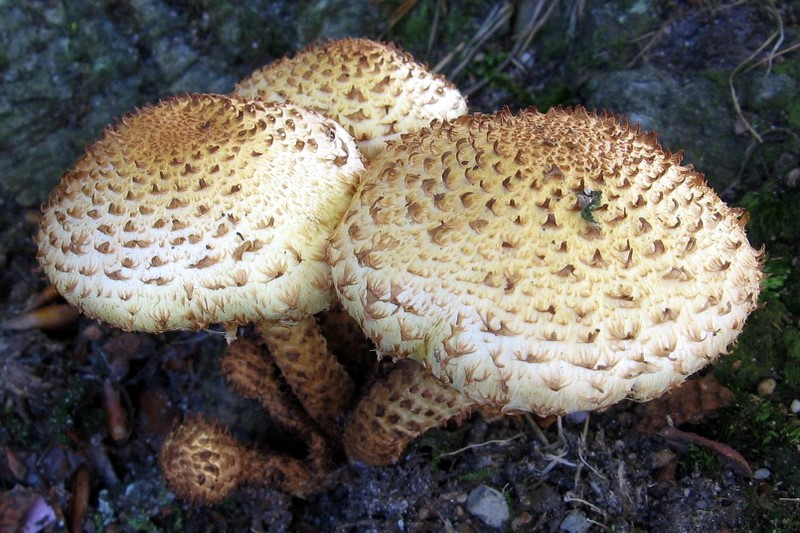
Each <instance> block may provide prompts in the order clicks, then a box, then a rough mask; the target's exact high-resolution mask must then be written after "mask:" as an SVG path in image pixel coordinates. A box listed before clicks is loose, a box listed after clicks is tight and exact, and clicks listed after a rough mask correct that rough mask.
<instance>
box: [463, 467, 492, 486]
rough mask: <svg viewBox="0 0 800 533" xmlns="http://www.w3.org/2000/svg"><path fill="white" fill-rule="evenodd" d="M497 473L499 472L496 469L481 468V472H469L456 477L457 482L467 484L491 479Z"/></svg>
mask: <svg viewBox="0 0 800 533" xmlns="http://www.w3.org/2000/svg"><path fill="white" fill-rule="evenodd" d="M498 473H499V471H498V470H497V469H496V468H482V469H481V470H478V471H476V472H469V473H467V474H462V475H460V476H458V480H459V481H464V482H467V483H471V482H475V481H483V480H485V479H491V478H492V477H494V476H496V475H497V474H498Z"/></svg>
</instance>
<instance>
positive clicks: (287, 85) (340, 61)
mask: <svg viewBox="0 0 800 533" xmlns="http://www.w3.org/2000/svg"><path fill="white" fill-rule="evenodd" d="M234 94H237V95H240V96H244V97H247V98H251V99H253V98H258V99H262V100H267V101H278V102H284V101H288V102H292V103H295V104H297V105H302V106H306V107H308V108H310V109H314V110H316V111H318V112H320V113H322V114H323V115H326V116H328V117H330V118H332V119H333V120H335V121H337V122H338V123H339V124H341V125H342V126H344V128H345V129H347V130H348V131H349V132H350V134H351V135H352V136H353V138H354V139H356V141H357V142H358V147H359V149H360V150H361V151H362V153H363V154H364V156H365V157H367V158H371V157H374V156H375V155H376V154H377V153H378V152H379V151H380V150H382V149H383V148H384V146H385V143H386V141H387V140H390V139H396V138H398V137H399V136H400V134H401V133H405V132H409V131H416V130H418V129H420V128H422V127H425V126H428V125H429V124H430V123H431V121H432V120H434V119H438V120H444V119H448V118H455V117H457V116H459V115H463V114H465V113H466V112H467V105H466V100H465V98H464V97H463V96H462V95H461V93H460V92H459V91H458V89H457V88H456V87H455V86H454V85H453V84H452V83H450V82H449V81H447V80H446V79H445V78H444V77H442V76H440V75H437V74H433V73H431V72H430V71H428V70H427V69H426V68H425V66H423V65H420V64H419V63H417V62H415V61H414V58H413V57H412V56H411V55H410V54H407V53H405V52H403V51H401V50H399V49H397V48H395V47H394V46H393V45H391V44H383V43H379V42H375V41H370V40H367V39H340V40H336V41H331V42H328V43H324V44H315V45H312V46H309V47H308V48H306V49H304V50H301V51H300V52H298V53H297V54H295V56H294V57H291V58H289V57H285V58H283V59H281V60H279V61H276V62H273V63H271V64H269V65H267V66H265V67H263V68H261V69H259V70H256V71H255V72H253V73H252V74H251V75H250V76H249V77H247V78H245V79H244V80H242V81H240V82H239V84H238V85H237V86H236V89H235V91H234Z"/></svg>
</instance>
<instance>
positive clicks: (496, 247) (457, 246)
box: [328, 108, 762, 462]
mask: <svg viewBox="0 0 800 533" xmlns="http://www.w3.org/2000/svg"><path fill="white" fill-rule="evenodd" d="M745 221H746V218H745V216H744V213H743V212H742V211H741V210H738V209H732V208H730V207H728V206H727V205H725V204H724V203H723V202H722V201H721V200H720V199H719V197H718V196H717V195H716V194H715V192H714V191H713V190H712V189H711V188H709V187H708V186H707V184H706V183H705V181H704V179H703V176H702V175H701V174H699V173H698V172H696V171H694V170H693V169H692V168H691V167H688V166H682V165H681V164H680V156H679V155H676V154H671V153H669V152H665V151H664V150H662V148H661V147H660V146H659V144H658V143H657V140H656V137H655V135H654V134H645V133H640V132H639V130H638V128H632V127H630V126H628V125H627V124H625V123H622V122H620V121H619V120H618V119H617V118H615V117H614V116H611V115H608V114H600V115H595V114H593V113H588V112H587V111H585V110H584V109H582V108H575V109H560V108H559V109H553V110H550V111H549V112H547V113H545V114H542V113H539V112H538V111H536V110H533V109H530V110H526V111H523V112H521V113H520V114H518V115H516V116H515V115H512V114H511V113H510V112H509V111H503V112H500V113H497V114H494V115H474V116H469V117H461V118H458V119H455V120H452V121H448V122H445V123H443V124H434V125H432V126H431V127H430V128H426V129H423V130H421V131H419V132H416V133H411V134H408V135H403V136H402V138H401V139H400V140H399V141H398V142H396V143H392V144H390V146H389V148H388V149H387V150H386V151H385V152H383V153H382V154H380V155H379V156H378V157H377V158H376V159H375V160H373V161H372V162H371V164H370V166H369V168H368V170H367V172H366V174H365V176H364V178H363V179H362V182H361V185H360V186H359V190H358V191H357V193H356V194H355V196H354V198H353V201H352V204H351V206H350V208H349V210H348V212H347V214H346V215H345V217H344V219H343V221H342V223H341V224H340V226H339V227H338V228H337V230H336V232H335V233H334V235H333V237H332V239H331V245H330V247H329V251H328V259H329V261H330V264H331V266H332V271H333V279H334V284H335V286H336V290H337V292H338V294H339V296H340V300H341V302H342V304H343V306H344V307H345V309H346V310H347V311H348V312H349V313H350V314H351V315H352V316H353V317H354V318H355V319H356V320H357V321H358V322H359V323H360V324H361V326H362V328H363V329H364V331H365V332H366V334H367V336H368V337H370V338H371V339H372V340H373V341H374V342H375V345H376V346H377V349H378V352H379V354H380V355H382V356H384V357H392V358H395V359H402V358H412V359H414V360H416V361H418V362H419V363H421V364H422V365H423V366H424V367H425V368H426V369H427V370H428V371H429V372H430V373H431V374H432V375H433V376H435V377H436V378H438V379H439V380H441V381H442V382H444V383H445V384H447V385H448V386H450V387H453V388H454V389H456V390H457V391H460V392H461V393H463V394H464V395H465V396H466V397H467V398H469V399H470V400H471V401H472V402H474V403H475V404H477V405H487V406H491V407H494V408H497V409H500V410H502V411H503V412H506V413H514V412H520V411H523V412H534V413H537V414H539V415H560V414H565V413H569V412H573V411H582V410H593V409H600V408H603V407H607V406H609V405H612V404H614V403H616V402H618V401H620V400H622V399H624V398H631V399H634V400H648V399H650V398H654V397H656V396H658V395H660V394H662V393H663V392H665V391H667V390H669V389H671V388H672V387H675V386H677V385H678V384H680V383H681V382H682V381H684V380H685V379H686V377H687V376H689V375H690V374H692V373H694V372H696V371H697V370H699V369H700V368H702V367H703V366H705V365H707V364H708V363H710V362H711V361H713V360H714V359H715V358H716V357H717V356H718V355H719V354H721V353H725V352H726V351H727V348H728V346H729V345H730V344H731V343H732V342H733V341H734V340H735V339H736V337H737V335H738V334H739V332H740V331H741V329H742V327H743V325H744V322H745V319H746V317H747V315H748V314H749V313H750V312H751V311H752V310H753V309H754V308H755V307H756V303H757V298H758V293H759V283H760V281H761V278H762V274H761V252H759V251H757V250H754V249H753V248H752V247H751V246H750V244H749V243H748V241H747V238H746V235H745V231H744V224H745ZM375 397H379V398H383V400H381V401H387V400H386V398H385V397H384V396H381V395H377V396H375ZM368 398H369V397H368ZM389 400H390V401H395V402H396V401H403V400H404V398H403V397H402V395H395V397H393V398H390V399H389ZM374 407H375V406H373V408H367V409H364V408H361V407H359V408H358V409H357V411H356V413H357V415H358V414H359V413H361V414H366V415H367V416H372V417H381V416H382V414H383V413H386V412H390V411H391V410H390V409H388V408H386V406H383V407H382V408H380V409H376V408H374ZM379 425H380V424H377V423H374V424H373V423H369V422H364V421H359V420H358V419H357V417H356V419H354V420H353V421H352V422H351V423H350V428H359V427H361V428H363V427H378V426H379ZM350 428H348V430H347V432H348V436H347V439H348V440H353V439H356V440H357V439H367V440H368V441H374V442H379V439H378V440H374V439H376V437H375V436H374V435H370V434H358V435H354V433H358V430H356V429H350ZM412 433H413V432H408V433H407V434H409V435H411V434H412ZM407 440H410V439H407ZM350 448H351V449H356V448H358V449H369V448H370V445H369V444H363V445H359V446H350ZM357 455H358V454H357ZM351 459H355V460H364V461H366V462H369V457H366V458H365V457H362V456H355V457H353V456H352V455H351Z"/></svg>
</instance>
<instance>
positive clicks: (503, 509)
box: [467, 485, 511, 529]
mask: <svg viewBox="0 0 800 533" xmlns="http://www.w3.org/2000/svg"><path fill="white" fill-rule="evenodd" d="M467 511H469V513H470V514H471V515H473V516H475V517H477V518H479V519H480V520H481V522H483V523H484V524H486V525H487V526H489V527H492V528H495V529H500V528H502V527H503V526H504V525H505V523H506V522H508V519H509V518H510V517H511V512H510V510H509V509H508V502H507V501H506V498H505V496H503V493H502V492H500V491H499V490H497V489H493V488H491V487H487V486H486V485H480V486H478V487H476V488H475V489H474V490H473V491H472V492H470V493H469V497H468V498H467Z"/></svg>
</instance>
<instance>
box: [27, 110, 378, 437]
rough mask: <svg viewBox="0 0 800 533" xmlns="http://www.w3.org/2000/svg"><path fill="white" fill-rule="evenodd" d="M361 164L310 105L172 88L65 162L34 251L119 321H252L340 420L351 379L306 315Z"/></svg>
mask: <svg viewBox="0 0 800 533" xmlns="http://www.w3.org/2000/svg"><path fill="white" fill-rule="evenodd" d="M362 171H363V163H362V160H361V156H360V154H359V153H358V149H357V148H356V146H355V143H354V141H353V139H352V138H351V137H350V135H349V134H348V133H347V132H346V131H344V130H343V129H342V128H341V127H340V126H339V125H338V124H336V123H335V122H334V121H332V120H330V119H327V118H325V117H323V116H321V115H319V114H318V113H316V112H314V111H311V110H307V109H304V108H301V107H297V106H295V105H292V104H288V103H284V104H277V103H262V102H251V101H247V100H244V99H241V98H230V97H225V96H219V95H198V94H187V95H182V96H178V97H173V98H169V99H167V100H165V101H163V102H161V103H159V104H157V105H150V106H146V107H144V108H143V109H141V110H139V111H137V112H136V113H133V114H129V115H127V116H125V117H124V118H123V119H122V120H121V121H120V122H119V124H117V125H116V126H114V127H110V128H108V129H106V131H105V132H104V134H103V136H102V138H101V139H100V140H98V141H97V142H95V143H94V144H92V145H91V146H89V147H88V148H87V150H86V153H85V154H84V155H83V156H82V157H81V158H80V159H79V160H78V161H77V162H76V163H75V166H74V168H73V169H71V170H69V171H68V172H66V173H65V174H64V176H63V177H62V179H61V182H60V183H59V184H58V186H57V187H56V188H55V190H54V191H53V192H52V193H51V195H50V198H49V200H48V202H47V203H46V204H45V206H44V213H43V216H42V220H41V229H40V232H39V233H38V235H37V237H36V240H37V243H38V247H39V252H38V258H39V261H40V263H41V265H42V268H43V270H44V272H45V273H46V275H47V276H48V277H49V278H50V280H51V281H52V283H53V284H54V285H55V287H56V288H57V289H58V291H59V292H60V293H61V294H62V295H63V296H64V298H65V299H66V300H67V301H68V302H70V303H71V304H73V305H75V306H77V307H78V308H80V309H81V310H82V311H83V312H84V313H85V314H86V315H88V316H90V317H94V318H98V319H101V320H104V321H106V322H108V323H110V324H112V325H114V326H116V327H119V328H122V329H125V330H135V331H147V332H163V331H169V330H175V329H201V328H206V327H208V326H210V325H212V324H222V325H224V327H225V329H226V331H227V335H228V337H229V340H230V339H233V338H234V337H235V334H236V329H237V327H238V326H240V325H244V324H247V323H249V322H256V323H257V324H258V325H259V326H260V330H261V332H262V334H263V335H264V337H265V340H266V342H267V343H268V344H269V346H270V349H271V350H272V353H273V356H274V357H275V359H276V361H278V362H279V363H280V362H283V361H285V363H286V364H285V365H281V367H282V370H284V368H288V369H289V371H288V372H285V373H286V374H287V381H289V382H290V384H292V385H293V386H295V387H298V388H299V389H300V391H301V394H299V395H298V396H299V397H300V399H301V400H304V399H306V400H307V399H308V397H311V400H313V401H309V402H308V403H307V404H306V405H305V407H306V408H307V410H308V411H309V413H310V414H311V415H312V416H313V417H315V418H317V419H319V420H320V421H321V423H323V424H328V425H329V426H335V421H334V420H333V419H334V418H335V417H336V416H339V414H340V413H341V412H342V411H343V409H344V408H345V406H346V405H347V404H348V403H349V401H350V395H351V393H352V382H351V380H350V378H349V376H348V375H347V373H346V372H345V371H344V369H343V368H342V367H341V365H339V363H338V361H336V360H335V358H333V357H332V356H330V355H329V354H328V352H327V350H325V349H324V347H325V344H324V339H321V336H320V335H319V332H318V331H317V330H316V327H315V323H314V319H313V317H312V316H311V315H312V314H313V313H316V312H318V311H320V310H323V309H325V308H326V307H328V306H329V305H330V304H331V302H332V301H333V299H334V292H333V288H332V283H331V279H330V270H329V267H328V265H327V264H326V263H325V261H324V259H323V253H324V244H325V242H326V238H327V237H328V235H329V234H330V233H331V232H332V230H333V228H334V227H335V225H336V224H337V223H338V221H339V220H340V219H341V216H342V214H343V212H344V210H345V209H346V207H347V205H348V202H349V199H350V197H351V195H352V193H353V191H354V190H355V186H356V183H357V181H358V178H359V176H360V174H361V172H362ZM276 330H277V331H278V334H276V333H275V331H276ZM308 339H311V340H313V341H315V342H313V344H312V346H311V351H308V346H306V345H305V344H303V343H304V342H306V341H307V340H308ZM292 340H294V341H296V342H294V343H292V342H291V341H292ZM325 356H328V359H327V360H324V361H320V360H321V359H322V358H323V357H325ZM306 363H307V364H306ZM320 367H322V368H323V372H320V373H317V374H314V372H315V370H316V369H319V368H320ZM292 371H294V372H295V374H294V375H292ZM320 379H328V380H330V383H328V384H327V386H323V387H318V388H315V389H313V390H312V387H310V386H309V387H308V388H304V385H305V384H307V383H310V384H311V385H313V386H314V387H316V386H317V385H316V381H318V380H320ZM305 390H312V392H315V393H320V391H321V394H322V397H319V396H314V394H309V395H306V396H304V395H303V394H302V392H303V391H305Z"/></svg>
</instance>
